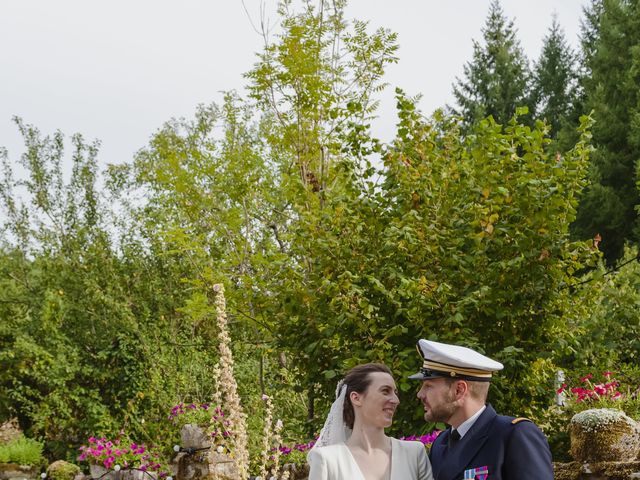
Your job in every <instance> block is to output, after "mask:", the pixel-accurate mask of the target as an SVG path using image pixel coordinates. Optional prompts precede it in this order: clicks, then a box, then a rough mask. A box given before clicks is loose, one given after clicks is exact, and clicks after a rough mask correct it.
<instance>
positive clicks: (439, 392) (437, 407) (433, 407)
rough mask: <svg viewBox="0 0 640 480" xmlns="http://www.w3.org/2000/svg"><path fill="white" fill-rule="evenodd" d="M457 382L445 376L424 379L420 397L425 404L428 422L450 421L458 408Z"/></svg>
mask: <svg viewBox="0 0 640 480" xmlns="http://www.w3.org/2000/svg"><path fill="white" fill-rule="evenodd" d="M454 386H455V382H451V381H449V380H447V379H445V378H431V379H428V380H423V382H422V388H420V391H419V392H418V398H419V399H420V401H421V402H422V405H423V406H424V419H425V420H426V421H427V422H444V423H449V419H450V418H451V417H452V416H453V414H454V413H455V412H456V409H457V403H456V397H455V387H454Z"/></svg>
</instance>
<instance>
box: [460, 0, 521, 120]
mask: <svg viewBox="0 0 640 480" xmlns="http://www.w3.org/2000/svg"><path fill="white" fill-rule="evenodd" d="M516 32H517V31H516V29H515V27H514V25H513V21H511V20H508V19H507V18H506V16H505V15H504V12H503V11H502V7H501V6H500V2H499V0H494V1H493V2H492V3H491V7H490V8H489V14H488V16H487V20H486V23H485V27H484V28H483V30H482V33H483V40H484V41H483V43H482V44H481V43H480V42H478V41H475V40H474V42H473V58H472V60H471V61H470V62H468V63H467V64H466V65H465V66H464V79H462V80H461V79H457V80H456V82H455V84H454V86H453V94H454V96H455V98H456V102H457V107H455V108H454V109H453V111H454V112H455V113H456V114H458V115H460V116H462V117H463V118H464V121H465V126H466V127H467V128H468V127H469V126H470V125H471V124H473V123H475V122H477V121H479V120H481V119H483V118H485V117H487V116H489V115H491V116H492V117H493V118H494V120H495V121H496V122H498V123H499V124H502V125H504V124H506V123H507V122H508V121H509V120H510V119H511V117H512V116H513V115H514V114H515V111H516V108H517V107H519V106H521V105H524V104H525V103H526V100H527V82H528V77H529V67H528V60H527V58H526V56H525V54H524V52H523V51H522V48H521V47H520V42H519V41H518V39H517V37H516Z"/></svg>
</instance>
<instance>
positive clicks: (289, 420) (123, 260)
mask: <svg viewBox="0 0 640 480" xmlns="http://www.w3.org/2000/svg"><path fill="white" fill-rule="evenodd" d="M606 5H608V4H606ZM343 7H344V4H343V2H320V3H319V5H318V7H313V6H312V4H311V3H306V4H305V6H304V8H303V9H302V10H301V11H295V9H294V8H293V7H292V3H291V2H283V3H282V4H281V8H280V15H281V20H282V21H281V26H282V28H281V31H280V33H279V35H278V36H276V37H275V38H274V40H273V41H267V42H266V43H265V48H264V50H263V51H262V52H261V53H260V54H259V56H258V59H257V61H256V64H255V65H254V66H253V68H252V69H251V70H250V71H249V72H248V73H247V74H246V78H247V81H248V93H249V94H248V98H243V97H242V96H241V95H240V94H238V93H233V92H231V93H227V94H226V95H225V97H224V100H223V102H222V103H221V104H219V105H210V106H200V107H198V109H197V111H196V114H195V115H194V117H193V118H192V119H181V120H172V121H170V122H167V123H166V124H165V125H164V126H163V127H162V128H161V129H160V130H159V131H158V132H157V133H156V134H155V135H154V136H153V137H152V138H151V140H150V142H149V144H148V145H147V146H146V147H145V148H143V149H142V150H141V151H140V152H139V153H138V154H137V155H136V158H135V159H134V161H133V162H131V163H127V164H122V165H117V166H114V165H112V166H109V168H108V169H107V171H106V172H104V174H101V173H100V172H99V169H98V162H97V153H98V145H97V144H95V143H93V144H88V143H86V142H85V141H84V140H83V139H82V137H80V136H74V137H72V138H71V142H70V143H71V147H72V148H71V149H72V151H71V154H70V157H71V159H72V167H71V171H70V172H67V171H66V170H65V168H64V165H65V164H64V162H65V145H68V142H67V143H65V139H64V137H63V136H62V134H61V133H55V134H54V135H52V136H43V135H41V134H40V132H38V130H37V129H35V128H34V127H32V126H29V125H26V124H24V123H23V122H22V121H20V120H17V126H18V128H19V129H20V131H21V132H22V135H23V137H24V139H25V153H24V154H23V155H22V157H21V159H20V167H21V171H22V172H23V175H22V177H21V178H14V173H13V170H14V168H13V165H12V162H11V161H10V159H9V155H8V152H6V151H1V152H0V159H1V160H2V165H3V175H2V178H1V181H0V199H1V200H2V211H3V214H4V215H5V217H4V218H5V219H6V222H5V225H4V227H3V230H2V237H1V241H2V244H1V248H0V286H1V288H0V360H1V361H2V365H3V366H6V368H3V370H2V371H0V416H9V415H16V416H17V417H18V419H19V421H20V424H21V426H22V427H23V428H24V429H25V430H26V432H27V433H28V434H29V435H32V436H36V437H41V438H43V439H44V440H45V442H46V449H47V452H48V454H49V455H50V456H52V457H53V456H66V457H67V458H69V459H72V458H73V456H74V453H75V449H76V448H77V446H78V445H80V444H82V443H85V441H86V438H87V437H88V436H90V435H102V434H104V435H106V436H110V437H113V436H115V435H116V434H117V433H118V432H119V431H120V430H121V429H125V430H126V433H127V434H128V435H129V436H130V437H131V438H132V439H135V440H139V441H144V442H151V443H156V444H159V445H162V446H165V447H170V446H171V445H173V444H174V443H176V442H177V438H178V437H177V431H176V428H175V425H173V424H172V423H171V422H169V421H168V420H167V415H168V413H169V411H170V410H171V407H172V406H173V405H175V404H177V403H180V402H185V403H190V402H203V401H207V400H209V399H210V398H211V396H212V393H213V392H212V389H213V385H212V381H211V375H212V367H213V365H214V364H215V363H216V361H217V358H216V357H217V353H216V348H215V347H216V342H217V328H216V325H215V314H214V309H213V306H212V294H211V287H212V285H213V284H215V283H223V284H224V285H225V291H226V295H227V309H228V315H229V319H230V329H231V334H232V336H233V349H234V355H235V358H236V377H237V380H238V384H239V390H240V395H241V397H242V399H243V402H244V407H245V410H246V412H248V413H249V428H250V432H252V433H253V435H251V437H250V442H251V448H252V450H253V452H254V454H255V452H256V451H257V448H258V445H259V443H260V441H259V438H258V435H257V434H256V433H257V432H259V431H261V428H262V425H261V424H262V419H261V412H262V408H263V407H262V405H261V400H260V396H261V394H265V393H266V394H268V395H270V396H271V397H272V399H273V402H274V405H275V408H276V418H282V419H284V420H285V431H284V437H285V441H286V442H287V443H293V442H295V441H302V440H307V439H309V438H310V437H311V435H312V434H313V433H314V432H316V431H317V430H318V427H319V426H320V424H321V421H322V419H323V418H324V414H325V412H326V409H327V407H328V405H329V403H330V401H331V400H332V395H333V392H334V389H335V382H336V379H337V378H339V377H340V376H341V375H342V374H343V373H344V372H345V371H346V370H347V369H348V368H349V367H351V366H353V365H355V364H358V363H361V362H366V361H382V362H385V363H387V364H388V365H389V366H390V367H391V368H392V370H393V371H394V373H395V375H396V379H397V382H398V387H399V389H400V391H401V397H402V403H401V406H400V410H399V412H398V417H397V422H396V423H395V424H394V427H393V428H394V430H395V431H394V432H392V433H400V434H412V433H418V432H420V431H426V430H429V429H430V428H431V427H432V426H431V425H425V424H424V422H423V420H422V413H421V412H422V408H419V406H418V403H417V401H415V400H414V398H413V397H414V394H415V391H416V390H417V388H418V385H417V384H414V383H411V382H409V381H408V380H406V376H407V374H409V373H413V372H415V371H416V369H417V368H418V367H419V364H420V362H419V358H418V355H417V353H416V352H415V343H416V341H417V339H418V338H421V337H422V338H431V339H434V340H440V341H445V342H454V343H458V344H463V345H467V346H470V347H473V348H476V349H478V350H481V351H483V352H485V353H487V354H489V355H490V356H492V357H494V358H496V359H498V360H500V361H501V362H503V363H504V364H505V367H506V368H505V370H504V372H503V373H501V374H500V375H499V376H498V378H497V379H496V382H495V386H493V387H492V391H491V394H490V395H491V401H492V403H493V404H494V405H495V406H496V407H497V408H498V410H501V411H503V412H505V413H509V414H514V415H525V416H532V417H534V418H536V419H538V420H539V421H540V423H541V425H543V426H545V427H549V428H555V427H556V426H557V422H556V420H557V418H558V417H554V416H553V415H552V414H550V413H549V411H547V410H546V408H547V406H548V405H549V403H550V401H551V396H552V392H553V375H554V373H555V369H556V368H557V367H559V366H560V367H562V368H565V369H567V370H568V371H571V372H572V374H573V373H576V374H577V372H579V371H582V370H583V369H587V368H590V367H592V366H595V365H597V366H598V368H600V367H602V368H616V367H620V369H625V368H626V369H627V370H625V371H629V372H630V371H631V369H630V368H629V367H628V365H629V364H632V363H634V362H635V361H636V360H637V355H638V347H639V345H637V340H636V339H637V335H636V333H637V331H638V328H640V327H639V323H638V315H637V313H636V312H637V307H638V302H639V298H638V285H637V278H638V277H637V266H633V267H632V266H629V265H627V266H625V267H623V268H624V269H621V270H620V272H619V273H618V274H617V275H615V276H613V275H607V276H603V273H604V271H603V270H602V268H603V267H602V266H597V261H598V258H599V252H598V249H597V248H596V246H594V244H593V243H592V242H591V241H588V242H584V241H573V240H572V239H571V238H570V235H569V225H570V224H572V222H574V220H575V219H576V215H577V211H576V208H577V206H578V202H579V200H580V198H581V194H582V191H583V189H584V188H585V186H586V185H587V181H588V179H592V180H594V181H596V183H594V184H592V185H591V186H590V187H589V188H590V190H589V191H590V192H593V191H595V189H597V188H599V187H598V185H601V184H599V183H597V180H598V179H602V178H605V176H604V173H594V172H599V171H600V170H601V171H602V172H604V171H605V170H606V169H605V168H604V167H602V168H600V167H597V165H604V163H597V162H596V163H591V164H590V155H591V154H592V150H593V149H592V147H591V142H592V138H591V133H590V128H591V125H592V118H591V117H590V116H589V115H585V116H582V118H581V120H580V123H579V124H577V123H576V124H574V125H571V123H572V121H576V122H577V117H578V116H579V113H581V112H580V108H581V106H582V105H588V104H589V102H591V101H592V100H590V98H591V97H590V96H589V95H590V93H589V92H590V90H589V88H590V87H589V86H588V82H586V81H584V79H582V80H580V83H579V85H580V90H579V92H578V93H579V95H578V96H576V95H574V92H573V87H574V83H575V76H576V75H575V72H573V71H572V70H571V66H572V65H573V63H572V62H573V55H572V53H571V51H570V50H569V49H568V47H567V46H566V42H565V40H564V38H563V36H562V33H561V30H560V27H559V25H558V24H557V23H556V22H554V23H553V24H552V27H551V29H550V31H549V35H548V37H547V38H546V40H545V43H544V45H545V46H544V48H543V53H542V55H541V57H540V59H539V61H538V62H537V63H536V65H535V67H534V73H533V75H532V76H529V75H528V73H527V72H528V66H527V61H526V58H524V56H523V54H522V52H521V49H520V47H519V45H518V42H517V39H516V37H515V29H514V27H513V24H512V23H511V22H509V21H508V20H507V19H506V18H505V17H504V15H503V13H502V11H501V9H500V6H499V4H498V3H497V2H494V3H493V4H492V7H491V11H490V15H489V18H488V23H487V27H486V28H485V31H484V33H485V41H486V42H487V45H486V46H481V45H480V44H478V43H476V44H475V46H474V60H473V61H472V62H471V63H469V64H468V65H467V68H466V70H465V75H466V77H467V78H466V82H459V83H458V85H457V87H456V92H457V94H458V100H459V102H460V107H461V110H460V113H461V114H462V117H463V118H455V117H453V116H450V115H448V114H444V113H442V112H436V113H435V114H434V115H433V116H432V117H431V118H425V117H424V116H423V115H422V114H421V113H420V112H419V111H418V109H417V101H416V99H414V98H410V97H407V96H406V95H405V94H404V93H403V92H402V91H401V90H397V92H396V94H397V96H396V98H397V111H398V115H399V119H400V120H399V123H398V127H397V134H396V138H395V139H394V140H393V141H392V142H390V143H389V144H382V143H381V142H380V141H379V140H377V139H376V138H374V137H372V135H371V133H370V128H369V127H370V121H371V119H372V117H373V115H374V114H375V109H376V105H377V103H376V94H377V93H378V92H379V91H380V90H381V89H382V88H383V87H384V86H385V84H384V71H385V68H386V67H387V66H388V65H389V64H391V63H394V62H395V61H397V58H396V52H397V48H398V45H397V39H396V36H395V35H394V34H393V33H391V32H389V31H387V30H384V29H379V30H376V31H372V30H371V29H370V28H369V26H368V25H366V24H365V23H362V22H354V23H353V24H350V23H348V22H346V21H345V20H344V18H343ZM607 8H610V7H607ZM625 8H630V7H625ZM593 18H596V17H593ZM618 20H619V19H618ZM611 21H612V22H613V20H611ZM620 21H621V20H620ZM628 22H629V24H632V23H633V22H632V21H631V20H629V21H628ZM603 25H604V24H603ZM629 28H630V27H629ZM594 38H596V37H594ZM597 38H600V37H597ZM594 42H595V43H592V44H591V45H595V47H594V51H593V53H592V54H591V55H592V56H591V57H589V58H590V60H588V61H587V63H588V64H589V65H590V66H591V67H590V68H592V69H593V72H596V70H597V68H604V67H602V66H600V63H598V62H602V64H603V65H604V62H605V59H604V57H603V56H604V53H602V52H603V50H599V49H598V48H600V47H598V46H599V45H600V43H598V42H600V40H594ZM634 51H635V50H634ZM601 57H603V58H601ZM629 61H631V60H629ZM489 65H493V66H494V67H495V69H494V70H491V71H490V70H487V66H489ZM634 65H635V64H634ZM594 75H595V73H594ZM528 79H533V80H532V81H533V82H534V84H533V86H529V87H527V84H526V82H527V80H528ZM627 87H628V89H629V91H631V90H633V89H632V82H628V84H627ZM602 94H603V95H604V93H602ZM527 99H528V101H530V103H531V104H530V107H531V109H530V110H529V111H530V112H531V113H530V114H528V113H527V109H526V108H518V107H520V106H521V103H523V102H526V101H527ZM621 108H622V107H621ZM594 110H595V114H594V115H595V116H596V120H598V119H599V118H600V119H601V121H606V118H605V117H603V115H605V113H606V112H604V109H601V110H598V108H594ZM585 113H587V112H585ZM632 113H633V112H631V113H629V112H627V113H626V114H627V115H631V114H632ZM487 115H490V117H488V118H484V117H486V116H487ZM598 116H600V117H598ZM538 118H539V119H541V120H545V122H546V123H544V122H543V121H541V120H536V119H538ZM628 118H629V119H631V117H630V116H629V117H628ZM630 123H631V124H633V122H631V120H630ZM598 125H599V124H598V123H596V124H595V127H593V128H596V129H597V128H600V127H598ZM607 125H609V126H610V127H612V128H613V126H614V125H613V124H607ZM560 129H562V130H560ZM569 130H571V133H567V132H569ZM600 132H601V133H600V137H599V140H598V139H596V140H597V141H598V142H601V143H599V144H598V150H597V151H596V152H595V155H596V156H598V158H601V159H602V158H608V157H606V156H605V153H604V152H606V150H600V144H602V145H604V142H605V136H604V134H603V133H602V132H603V130H600ZM562 135H564V137H562ZM560 137H562V138H560ZM607 148H608V147H607ZM627 153H628V152H627ZM625 158H627V160H629V161H628V162H627V163H628V165H627V167H629V168H630V165H631V163H632V162H631V160H630V159H631V155H629V156H628V157H625ZM627 160H625V161H627ZM599 161H600V160H598V162H599ZM594 165H595V166H594ZM596 167H597V168H596ZM598 168H600V170H598ZM627 170H628V169H627ZM625 171H626V170H625ZM629 178H633V176H630V177H629ZM629 178H625V181H628V180H629ZM583 198H587V197H583ZM584 204H585V203H584V200H583V206H584ZM627 213H628V212H627ZM591 237H592V235H591V233H589V236H588V237H586V238H589V239H590V238H591ZM605 241H606V237H605ZM629 255H633V253H630V254H629ZM630 258H631V257H630ZM588 269H591V270H590V271H588ZM585 275H586V276H585ZM602 279H605V281H603V280H602ZM609 322H615V323H616V324H617V325H620V326H622V329H613V328H609V327H608V324H609ZM610 349H613V350H615V351H616V352H618V353H617V355H615V356H610V357H606V356H605V354H607V355H608V353H609V351H610ZM607 358H608V359H609V360H610V364H609V363H607ZM620 369H618V371H622V370H620ZM554 422H556V423H554Z"/></svg>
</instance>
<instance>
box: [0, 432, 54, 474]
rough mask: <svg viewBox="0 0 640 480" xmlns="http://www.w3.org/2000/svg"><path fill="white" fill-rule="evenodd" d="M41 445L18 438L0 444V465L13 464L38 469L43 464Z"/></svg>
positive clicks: (27, 439) (31, 440)
mask: <svg viewBox="0 0 640 480" xmlns="http://www.w3.org/2000/svg"><path fill="white" fill-rule="evenodd" d="M42 447H43V445H42V443H41V442H38V441H37V440H33V439H31V438H25V437H19V438H16V439H15V440H11V441H10V442H7V443H2V444H0V463H15V464H18V465H29V466H32V467H40V466H42V465H43V464H44V457H43V456H42Z"/></svg>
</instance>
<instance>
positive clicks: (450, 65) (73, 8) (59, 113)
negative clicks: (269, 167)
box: [0, 0, 586, 163]
mask: <svg viewBox="0 0 640 480" xmlns="http://www.w3.org/2000/svg"><path fill="white" fill-rule="evenodd" d="M263 2H264V3H265V6H266V9H267V12H268V17H269V19H270V20H271V23H272V24H273V23H275V22H276V21H277V17H276V15H275V13H274V9H275V6H276V3H277V1H276V0H263ZM244 3H245V5H246V8H247V12H248V14H249V16H250V17H251V18H252V20H253V21H254V22H256V23H257V22H258V20H259V16H260V0H245V2H244ZM585 3H586V1H585V0H556V1H552V0H537V1H536V2H532V1H524V0H502V7H503V9H504V11H505V13H506V14H507V16H509V17H510V18H513V19H515V25H516V27H517V28H518V35H519V39H520V41H521V44H522V46H523V48H524V50H525V52H526V54H527V55H528V56H529V58H530V60H533V59H535V58H537V57H538V55H539V52H540V47H541V44H542V38H543V37H544V35H545V34H546V32H547V30H548V28H549V26H550V24H551V18H552V14H553V12H556V13H557V15H558V20H559V22H560V24H561V25H562V26H563V27H564V30H565V33H566V36H567V38H568V40H569V41H570V42H571V44H572V45H574V46H577V45H578V34H579V24H580V18H581V16H582V5H583V4H585ZM489 4H490V0H395V1H391V0H351V1H350V5H349V7H348V9H347V16H348V17H349V18H358V19H363V20H370V23H371V27H372V28H373V27H378V26H383V27H387V28H390V29H391V30H393V31H395V32H397V33H398V34H399V44H400V51H399V57H400V62H399V63H398V64H397V65H394V66H392V67H391V68H390V69H389V73H388V76H387V80H388V81H389V82H390V84H391V87H390V88H389V89H388V90H387V92H386V93H385V94H383V98H382V108H381V111H380V112H379V114H380V116H381V118H380V120H379V121H378V122H377V123H376V124H375V126H374V133H376V134H377V135H378V136H379V137H381V138H382V139H383V140H390V139H391V137H392V136H393V131H394V127H393V126H394V124H395V121H396V118H395V113H394V101H393V87H395V86H400V87H402V88H403V89H405V91H407V92H408V93H409V94H412V95H413V94H417V93H422V94H423V95H424V97H423V100H422V104H421V106H422V109H423V112H425V113H427V114H429V113H431V112H432V111H433V110H434V109H435V108H438V107H441V106H443V105H444V104H445V103H447V102H449V103H451V102H452V94H451V90H452V89H451V85H452V83H453V82H454V80H455V77H456V76H461V75H462V67H463V65H464V63H466V62H467V61H469V60H470V58H471V52H472V39H477V40H480V39H481V35H482V34H481V28H482V26H483V24H484V21H485V19H486V15H487V12H488V8H489ZM247 12H245V9H244V8H243V5H242V2H241V0H181V1H179V2H177V1H175V0H174V1H169V0H126V1H125V0H110V1H106V0H102V1H97V0H55V1H51V0H1V1H0V45H2V47H0V65H1V67H0V69H1V70H0V71H1V74H0V146H4V147H6V148H8V150H9V155H10V158H11V159H13V161H14V162H15V161H17V159H18V156H19V155H20V154H21V153H22V141H21V139H20V136H19V134H18V132H17V129H16V127H15V125H14V124H13V123H12V121H11V118H12V116H14V115H18V116H20V117H22V118H23V119H24V120H25V121H26V122H27V123H31V124H34V125H35V126H37V127H38V128H39V129H40V130H41V131H42V132H43V133H52V132H53V131H55V130H57V129H59V130H62V131H63V132H64V133H65V134H66V135H67V136H70V135H71V134H72V133H75V132H79V133H82V134H83V135H84V136H85V138H87V139H96V138H97V139H100V140H101V141H102V148H101V153H100V155H99V158H100V160H101V162H102V163H121V162H126V161H130V160H131V158H132V157H133V154H134V152H135V151H137V150H138V149H140V148H142V147H144V146H145V145H146V143H147V142H148V139H149V137H150V136H151V135H152V134H153V132H155V131H156V130H157V129H158V128H159V127H160V126H161V125H162V124H163V123H164V122H165V121H167V120H169V119H170V118H172V117H191V116H192V115H193V112H194V110H195V107H196V105H198V104H199V103H210V102H212V101H216V102H218V101H220V100H221V98H222V94H221V92H223V91H226V90H231V89H236V90H241V89H242V87H243V86H244V85H245V83H246V82H245V80H244V79H243V77H242V74H243V73H244V72H246V71H247V70H249V69H250V67H251V66H252V65H253V63H254V61H255V52H258V51H259V50H260V48H261V45H262V39H261V37H260V36H259V35H258V34H257V33H256V32H255V31H254V29H253V27H252V25H251V22H250V20H249V16H248V15H247Z"/></svg>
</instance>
